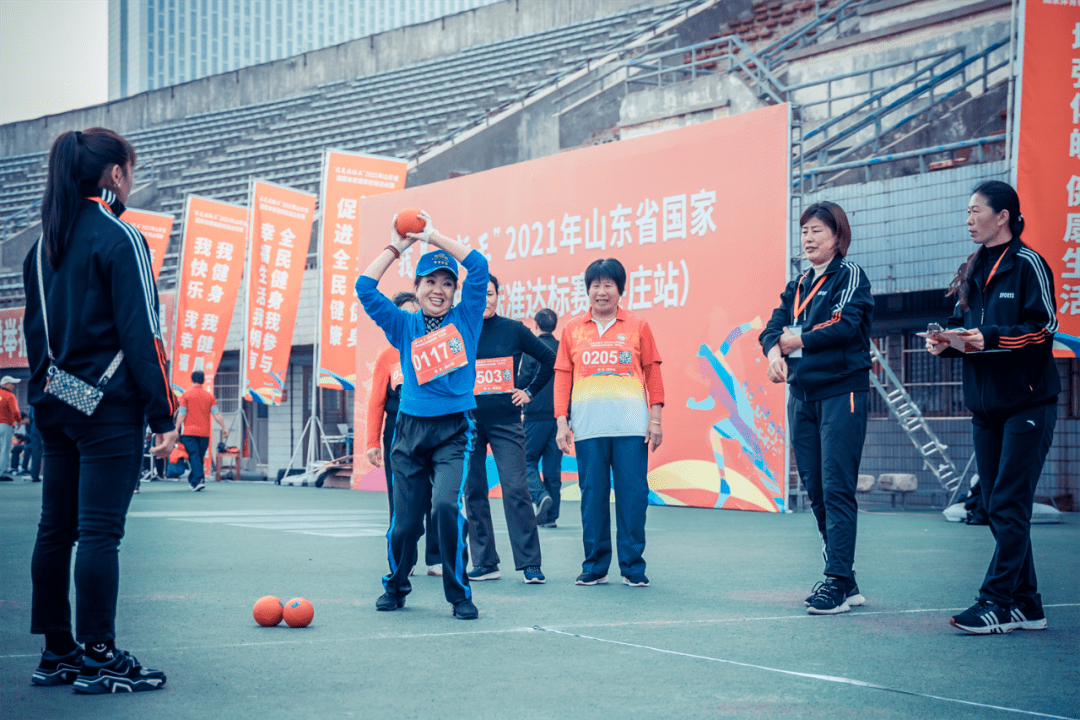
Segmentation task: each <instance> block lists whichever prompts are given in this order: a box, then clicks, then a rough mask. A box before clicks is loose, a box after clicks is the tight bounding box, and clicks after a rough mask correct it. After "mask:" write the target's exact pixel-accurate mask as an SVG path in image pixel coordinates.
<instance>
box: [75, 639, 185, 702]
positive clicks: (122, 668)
mask: <svg viewBox="0 0 1080 720" xmlns="http://www.w3.org/2000/svg"><path fill="white" fill-rule="evenodd" d="M106 657H107V659H106V660H105V662H98V661H96V660H92V659H91V658H90V657H89V656H84V657H83V662H82V669H81V670H80V671H79V677H77V678H76V679H75V684H74V686H75V692H80V693H90V694H92V695H101V694H104V693H117V692H143V691H144V690H160V689H161V688H163V687H165V673H163V672H161V671H160V670H151V669H149V668H144V667H143V666H142V665H140V664H139V661H138V660H136V659H135V656H134V655H130V654H128V653H126V652H124V651H123V650H110V651H109V654H108V655H107V656H106Z"/></svg>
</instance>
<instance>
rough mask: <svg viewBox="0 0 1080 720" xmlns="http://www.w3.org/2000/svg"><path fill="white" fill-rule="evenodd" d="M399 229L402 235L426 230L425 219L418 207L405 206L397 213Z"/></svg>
mask: <svg viewBox="0 0 1080 720" xmlns="http://www.w3.org/2000/svg"><path fill="white" fill-rule="evenodd" d="M397 231H398V232H399V233H401V234H402V235H404V234H406V233H418V232H424V221H423V220H421V219H420V211H419V210H417V209H416V208H405V209H404V210H402V211H401V212H399V213H398V214H397Z"/></svg>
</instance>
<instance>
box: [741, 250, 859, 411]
mask: <svg viewBox="0 0 1080 720" xmlns="http://www.w3.org/2000/svg"><path fill="white" fill-rule="evenodd" d="M812 275H813V270H807V271H806V272H805V273H803V274H802V275H800V276H799V278H798V279H797V280H792V281H791V282H789V283H788V284H787V287H785V288H784V292H783V293H781V295H780V307H778V308H776V310H774V311H773V314H772V317H771V318H769V322H768V324H767V325H766V326H765V329H764V330H763V331H762V333H761V335H759V336H758V341H759V342H760V343H761V347H762V350H763V351H764V352H765V355H766V356H767V355H768V354H769V350H771V349H772V347H773V345H775V344H776V343H777V342H778V341H779V340H780V335H781V334H783V331H784V328H785V327H787V326H789V325H792V324H795V323H796V322H797V323H798V324H799V325H801V326H802V340H803V356H802V357H801V358H788V359H787V364H788V384H789V385H790V386H791V391H792V393H794V394H795V396H796V397H798V398H799V399H800V400H804V401H814V400H824V399H825V398H830V397H834V396H836V395H843V394H844V393H848V392H866V391H869V389H870V372H869V371H870V367H871V365H872V363H871V360H870V323H871V321H873V319H874V298H873V296H872V295H871V294H870V281H869V280H868V279H867V278H866V273H864V272H863V271H862V268H860V267H859V266H858V265H856V264H855V263H853V262H851V261H850V260H847V259H845V258H843V257H841V256H840V255H836V256H835V257H834V258H833V259H832V262H830V263H829V266H828V267H827V268H826V269H825V273H824V275H825V278H826V279H825V282H824V283H823V284H822V286H821V288H820V289H819V290H818V292H817V293H816V294H815V295H814V296H813V298H812V299H811V300H810V302H809V304H808V306H807V307H806V308H804V309H803V311H802V313H800V315H799V317H798V318H795V317H794V306H795V290H796V288H801V289H800V290H799V297H800V302H804V301H805V300H806V297H807V296H808V295H809V294H810V291H811V290H812V289H813V286H814V285H816V284H817V279H818V278H814V277H812Z"/></svg>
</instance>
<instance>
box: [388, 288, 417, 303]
mask: <svg viewBox="0 0 1080 720" xmlns="http://www.w3.org/2000/svg"><path fill="white" fill-rule="evenodd" d="M410 302H411V303H414V302H416V293H411V292H408V291H407V290H402V291H401V292H399V293H397V294H396V295H394V298H393V303H394V304H395V305H397V306H398V307H401V306H402V305H404V304H405V303H410Z"/></svg>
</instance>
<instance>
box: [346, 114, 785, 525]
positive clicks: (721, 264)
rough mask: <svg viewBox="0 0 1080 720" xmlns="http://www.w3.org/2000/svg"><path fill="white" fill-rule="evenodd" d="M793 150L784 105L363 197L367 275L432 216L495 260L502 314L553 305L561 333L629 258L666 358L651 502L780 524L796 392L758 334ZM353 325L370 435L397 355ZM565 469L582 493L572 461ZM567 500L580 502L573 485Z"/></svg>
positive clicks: (373, 479) (778, 251)
mask: <svg viewBox="0 0 1080 720" xmlns="http://www.w3.org/2000/svg"><path fill="white" fill-rule="evenodd" d="M787 147H788V141H787V106H786V105H779V106H775V107H770V108H765V109H762V110H757V111H755V112H749V113H743V114H740V115H736V116H733V117H730V118H724V119H720V120H714V121H711V122H706V123H701V124H698V125H693V126H690V127H686V128H682V129H678V130H670V131H667V132H662V133H657V134H654V135H650V136H647V137H641V138H636V139H633V140H626V141H623V142H617V143H610V144H606V145H601V146H597V147H591V148H584V149H580V150H575V151H572V152H566V153H562V154H559V155H555V156H551V157H548V158H542V159H539V160H533V161H530V162H526V163H521V164H518V165H513V166H509V167H503V168H498V169H495V170H490V171H487V172H482V173H476V174H474V175H468V176H465V177H461V178H457V179H454V180H450V181H446V182H440V183H435V184H431V185H425V186H422V187H417V188H411V189H408V190H402V191H401V192H399V193H395V194H394V195H392V196H377V197H368V198H365V199H364V200H362V201H361V203H360V205H361V213H360V235H359V237H360V238H361V243H360V266H361V267H366V265H367V264H368V263H369V262H370V261H371V259H372V258H373V257H374V256H375V255H376V254H377V253H378V252H379V251H380V249H381V248H382V247H383V246H385V245H386V237H387V234H386V229H387V228H386V226H387V224H388V223H389V221H390V218H391V217H392V216H393V214H394V213H395V212H396V211H398V210H399V209H401V208H403V207H418V208H424V209H426V210H428V211H429V212H430V213H431V215H432V218H433V220H434V222H435V225H436V227H438V228H439V230H440V231H441V232H443V233H445V234H447V235H450V236H451V237H457V238H459V239H460V240H461V241H462V242H464V243H466V244H468V245H470V246H471V247H472V248H475V249H477V250H479V251H480V252H482V253H484V254H485V255H487V256H488V258H489V260H490V269H491V272H492V273H493V274H494V275H496V276H497V277H498V278H499V281H500V282H501V283H502V285H503V287H504V288H505V289H506V292H505V295H503V296H502V297H501V308H500V310H499V312H500V314H502V315H504V316H508V317H511V318H516V319H520V320H523V321H530V319H531V318H532V317H534V316H535V314H536V313H537V312H538V311H539V310H540V309H542V308H550V309H552V310H554V311H555V313H556V314H557V315H558V316H559V328H560V329H561V327H562V326H563V325H564V324H565V322H566V321H567V320H568V319H569V318H570V317H571V316H572V315H576V314H578V313H581V312H584V311H585V310H586V309H587V308H588V297H587V295H586V289H585V283H584V272H585V269H586V267H587V266H588V265H589V264H590V263H591V262H593V261H594V260H597V259H599V258H604V257H614V258H617V259H619V260H620V261H621V262H622V264H623V266H624V267H625V268H626V271H627V285H626V292H625V294H624V295H623V298H622V306H623V307H625V308H627V309H629V310H632V311H634V312H636V313H639V314H640V315H641V316H642V317H643V318H645V319H646V320H647V321H648V322H649V324H650V325H651V327H652V330H653V333H654V335H655V338H656V342H657V345H658V347H659V351H660V355H661V357H662V358H663V361H664V362H663V375H664V386H665V390H666V399H667V404H666V406H665V407H664V413H663V419H664V428H665V439H664V443H663V445H662V446H661V447H660V448H659V450H658V451H657V452H656V453H655V454H653V455H651V456H650V472H649V486H650V488H651V490H652V492H651V493H650V499H651V501H652V502H653V503H658V504H672V505H693V506H698V507H718V508H720V507H722V508H735V509H748V510H759V511H766V512H778V511H782V510H783V509H784V506H785V485H786V483H785V482H784V465H785V463H784V460H785V442H784V399H785V388H784V386H783V385H774V384H772V383H770V382H768V380H767V379H766V377H765V361H764V358H763V357H762V355H761V348H760V346H759V345H758V343H757V339H756V335H757V333H758V331H759V328H761V327H762V318H767V317H768V314H769V313H771V311H772V310H773V308H774V307H775V306H776V304H777V302H778V298H779V296H780V292H781V291H782V290H783V287H784V283H785V281H786V273H785V264H786V258H787V249H786V248H787V224H786V223H787V190H786V188H787V187H788V183H787V177H788V158H787ZM426 249H427V248H425V247H421V246H418V245H414V246H413V247H412V248H410V249H409V250H408V251H406V252H405V253H403V255H402V257H401V259H400V260H399V261H398V262H397V263H395V265H394V266H392V267H391V269H390V270H388V271H387V273H386V274H385V275H384V276H383V279H382V281H381V282H380V285H379V289H380V290H381V291H382V292H383V293H385V294H386V295H388V296H390V295H393V293H394V292H396V291H399V290H404V289H411V288H412V282H413V275H414V268H415V263H416V261H417V258H418V257H419V256H420V255H421V254H422V253H423V252H425V251H426ZM357 327H358V333H359V337H360V338H361V342H360V343H359V344H358V348H357V349H358V352H357V355H358V364H357V368H358V374H359V376H360V378H361V379H362V380H365V381H368V382H366V383H359V384H358V385H357V392H356V408H355V409H356V412H355V426H356V436H357V437H363V436H364V435H365V433H364V424H365V413H364V407H365V404H366V402H367V397H368V394H369V392H370V387H369V386H370V372H371V369H370V368H371V367H372V365H373V363H374V360H375V356H376V354H377V353H378V352H379V350H380V349H381V348H382V347H384V346H385V342H386V341H385V339H384V336H383V333H382V332H381V331H380V330H379V329H378V328H377V327H376V326H375V325H374V324H373V323H372V322H371V320H370V319H368V318H367V317H366V316H365V315H364V314H363V313H361V315H360V318H359V320H358V323H357ZM560 329H557V330H556V336H558V334H559V332H560V331H561V330H560ZM357 458H358V462H357V465H356V466H355V468H356V469H355V471H354V474H355V477H354V483H353V485H354V487H356V488H360V489H385V482H384V480H383V476H382V473H381V471H377V470H375V469H373V468H371V467H369V466H366V465H365V464H363V460H362V455H358V456H357ZM489 465H492V464H491V463H490V458H489ZM564 471H565V472H564V480H572V479H573V478H574V475H573V473H574V472H575V471H576V464H575V460H574V458H564ZM489 475H492V476H493V475H494V473H493V467H492V468H491V469H489ZM564 497H567V498H568V499H574V498H576V497H577V489H576V486H568V487H567V491H566V495H564Z"/></svg>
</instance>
